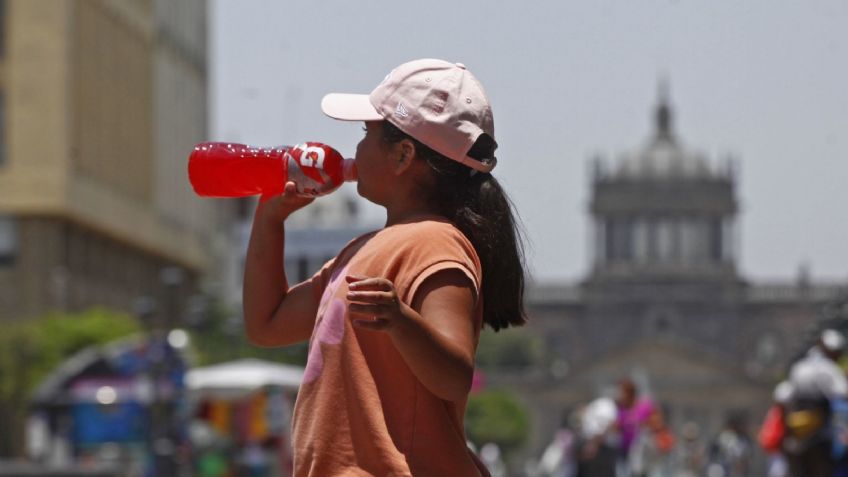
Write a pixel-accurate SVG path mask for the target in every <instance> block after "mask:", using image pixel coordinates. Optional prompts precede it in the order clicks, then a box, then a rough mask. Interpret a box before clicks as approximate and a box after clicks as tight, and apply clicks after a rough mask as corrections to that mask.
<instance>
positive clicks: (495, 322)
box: [383, 121, 527, 331]
mask: <svg viewBox="0 0 848 477" xmlns="http://www.w3.org/2000/svg"><path fill="white" fill-rule="evenodd" d="M383 138H384V140H385V141H387V142H389V143H397V142H400V141H401V140H403V139H409V140H411V141H412V142H413V143H414V144H415V152H416V155H417V156H418V157H421V158H422V159H424V160H426V161H427V163H428V164H429V165H430V167H431V168H432V169H433V171H434V172H435V174H434V175H435V178H436V185H435V188H434V189H433V193H432V194H431V195H430V199H431V200H432V201H433V202H435V203H436V204H437V207H438V210H439V212H440V213H441V214H442V215H443V216H445V217H446V218H447V219H448V220H450V221H451V222H452V223H453V224H454V225H455V226H456V227H457V228H458V229H459V230H460V231H461V232H462V233H463V234H464V235H465V236H466V237H467V238H468V240H469V241H470V242H471V244H472V245H473V246H474V249H475V250H476V251H477V255H478V256H479V257H480V263H481V265H482V267H483V283H482V290H481V296H482V297H483V323H484V324H487V325H489V326H491V327H492V328H493V329H494V330H495V331H498V330H499V329H501V328H507V327H509V326H520V325H523V324H525V323H526V322H527V315H526V313H525V311H524V274H525V270H524V249H523V245H522V241H521V233H520V231H519V229H518V226H517V223H516V221H515V217H514V215H513V208H514V206H513V204H512V202H511V201H510V200H509V198H508V197H507V195H506V193H505V192H504V190H503V188H502V187H501V185H500V183H498V181H497V179H495V178H494V177H493V176H492V175H491V174H489V173H484V172H478V171H473V170H472V169H471V168H469V167H467V166H465V165H463V164H461V163H459V162H456V161H453V160H451V159H448V158H446V157H444V156H442V155H441V154H439V153H437V152H435V151H433V150H432V149H430V148H429V147H427V146H425V145H424V144H421V143H420V142H419V141H417V140H416V139H415V138H412V137H410V136H409V135H407V134H406V133H404V132H403V131H401V130H400V129H398V128H397V127H396V126H395V125H393V124H392V123H390V122H389V121H383ZM496 147H497V144H496V143H495V141H494V139H493V138H492V137H491V136H489V135H487V134H483V135H482V136H480V138H479V139H478V140H477V142H476V143H475V144H474V146H472V147H471V150H470V151H468V156H470V157H472V158H475V159H480V160H483V159H487V158H491V157H493V156H494V152H495V148H496Z"/></svg>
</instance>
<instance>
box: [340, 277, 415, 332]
mask: <svg viewBox="0 0 848 477" xmlns="http://www.w3.org/2000/svg"><path fill="white" fill-rule="evenodd" d="M345 280H346V281H347V283H348V293H347V300H348V301H349V302H350V304H349V305H348V311H350V314H351V315H353V316H355V317H361V318H354V319H353V324H354V325H356V326H358V327H360V328H365V329H369V330H376V331H389V332H390V331H392V330H393V329H395V328H396V327H397V326H398V325H399V324H402V323H403V322H405V321H406V320H408V319H409V317H410V316H411V314H412V313H415V312H414V311H413V310H412V308H410V307H409V306H407V305H406V304H405V303H404V302H402V301H401V299H400V297H399V296H398V294H397V291H396V290H395V284H394V283H392V281H391V280H388V279H385V278H372V277H363V276H357V275H348V276H346V277H345Z"/></svg>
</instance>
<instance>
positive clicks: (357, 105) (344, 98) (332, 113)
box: [321, 93, 384, 121]
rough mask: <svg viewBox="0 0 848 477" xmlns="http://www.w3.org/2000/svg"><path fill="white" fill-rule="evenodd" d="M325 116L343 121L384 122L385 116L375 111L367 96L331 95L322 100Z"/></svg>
mask: <svg viewBox="0 0 848 477" xmlns="http://www.w3.org/2000/svg"><path fill="white" fill-rule="evenodd" d="M321 110H322V111H324V114H326V115H327V116H329V117H331V118H334V119H341V120H342V121H382V120H383V119H384V118H383V116H382V115H381V114H380V113H379V112H377V110H376V109H374V106H372V105H371V101H369V99H368V95H367V94H341V93H331V94H328V95H326V96H324V99H322V100H321Z"/></svg>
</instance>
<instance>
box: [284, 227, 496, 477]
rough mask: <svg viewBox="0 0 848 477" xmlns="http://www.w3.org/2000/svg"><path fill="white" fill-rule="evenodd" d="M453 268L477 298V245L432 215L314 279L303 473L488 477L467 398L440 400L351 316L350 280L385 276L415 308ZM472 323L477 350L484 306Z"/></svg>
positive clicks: (299, 440)
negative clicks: (422, 291) (470, 439)
mask: <svg viewBox="0 0 848 477" xmlns="http://www.w3.org/2000/svg"><path fill="white" fill-rule="evenodd" d="M445 269H458V270H460V271H462V272H463V273H465V274H466V275H467V276H468V278H469V279H470V281H471V284H472V285H473V286H474V289H475V296H479V293H478V291H479V289H480V280H481V277H482V271H481V267H480V261H479V259H478V257H477V253H476V252H475V251H474V247H473V246H472V245H471V242H469V241H468V239H467V238H466V237H465V236H464V235H463V234H462V233H461V232H460V231H459V230H458V229H457V228H455V227H454V226H453V225H452V224H450V223H449V222H447V221H445V220H444V219H441V218H435V217H434V218H427V219H424V220H418V221H415V222H407V223H401V224H397V225H393V226H390V227H386V228H384V229H382V230H379V231H377V232H373V233H370V234H367V235H363V236H362V237H359V238H357V239H355V240H354V241H352V242H351V243H350V244H348V245H347V246H346V247H345V248H344V249H343V250H342V251H341V252H340V253H339V255H338V256H337V257H336V258H335V259H334V260H332V261H331V262H329V263H328V264H327V265H326V266H325V267H324V268H323V269H322V270H321V271H320V272H318V273H317V274H316V275H315V276H314V277H313V278H312V280H314V281H315V284H316V285H318V286H317V287H316V290H318V291H319V292H321V293H322V295H321V297H320V306H319V308H318V315H317V317H316V321H315V328H314V329H313V331H312V338H311V340H310V343H309V359H308V361H307V365H306V371H305V373H304V379H303V383H302V385H301V386H300V391H299V393H298V396H297V403H296V405H295V411H294V418H293V424H292V425H293V428H292V435H293V446H294V467H295V472H294V473H295V475H296V476H298V477H300V476H318V477H328V476H366V475H374V476H404V475H415V476H416V477H417V476H445V475H451V476H477V475H481V474H482V475H485V474H486V471H485V470H484V469H482V468H481V467H482V464H479V461H478V460H476V458H475V457H474V455H473V454H472V453H471V452H470V451H469V450H468V448H467V447H466V442H465V431H464V429H463V416H464V414H465V406H466V403H467V400H463V401H462V402H450V401H445V400H442V399H440V398H438V397H436V396H435V395H434V394H433V393H431V392H430V391H428V390H427V388H425V387H424V385H423V384H421V382H420V381H419V380H418V378H416V377H415V375H414V374H413V373H412V371H411V370H410V369H409V367H408V366H407V365H406V362H405V361H404V359H403V357H402V356H401V354H400V353H399V352H398V350H397V349H396V348H395V346H394V344H393V343H392V341H391V338H390V337H389V335H388V334H387V333H385V332H380V331H372V330H364V329H359V328H356V327H354V326H353V325H352V324H351V322H350V319H349V317H348V313H347V306H348V302H347V300H346V299H345V296H346V294H347V291H348V288H347V282H346V281H345V276H346V275H351V274H352V275H363V276H367V277H383V278H387V279H389V280H391V281H392V282H393V283H394V284H395V289H396V290H397V292H398V295H399V297H400V299H401V300H403V302H404V303H406V304H408V305H409V304H411V303H412V299H413V297H414V295H415V291H416V290H417V288H418V287H419V286H420V285H421V284H422V283H423V282H424V280H426V279H427V278H428V277H430V276H432V275H433V274H434V273H436V272H438V271H440V270H445ZM317 298H318V297H317V296H316V299H317ZM425 318H426V317H425ZM468 319H470V320H474V321H475V324H476V330H477V331H476V335H475V347H476V343H477V340H478V339H479V333H480V327H481V326H482V304H481V300H479V299H478V300H477V306H476V308H475V313H474V316H473V317H468Z"/></svg>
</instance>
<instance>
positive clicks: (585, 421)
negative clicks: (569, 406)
mask: <svg viewBox="0 0 848 477" xmlns="http://www.w3.org/2000/svg"><path fill="white" fill-rule="evenodd" d="M753 445H754V444H753V442H752V440H751V439H750V438H749V437H748V436H747V435H746V433H745V431H744V428H743V426H742V422H741V421H740V420H738V419H729V420H728V421H727V423H726V425H725V427H724V429H722V430H721V432H719V433H718V434H717V435H715V436H712V439H711V440H709V442H708V443H705V439H704V436H703V435H702V431H701V428H700V426H699V425H698V424H696V423H694V422H687V423H685V424H683V425H682V426H681V428H680V429H679V430H673V429H672V428H671V426H670V425H669V424H668V423H667V422H666V417H665V415H664V413H663V410H662V406H660V405H659V404H658V403H656V402H655V401H654V400H653V399H651V398H649V397H646V396H643V395H640V393H639V389H638V387H637V386H636V384H635V383H634V382H633V381H631V380H630V379H622V380H621V381H620V382H619V383H618V387H617V392H616V396H615V397H600V398H597V399H595V400H593V401H591V402H589V403H588V404H586V405H585V406H581V407H580V408H578V409H577V410H575V411H573V412H570V413H566V414H565V416H564V419H563V422H562V423H561V425H560V428H559V430H558V431H557V433H556V435H555V436H554V438H553V440H552V441H551V443H550V445H548V447H547V448H546V449H545V451H544V453H543V454H542V456H541V457H540V459H539V461H538V462H537V463H536V464H535V465H534V466H533V468H532V469H529V470H528V475H533V476H536V477H695V476H709V477H719V476H721V477H736V476H747V475H750V474H749V470H750V467H751V461H752V450H753V448H752V447H753Z"/></svg>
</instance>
